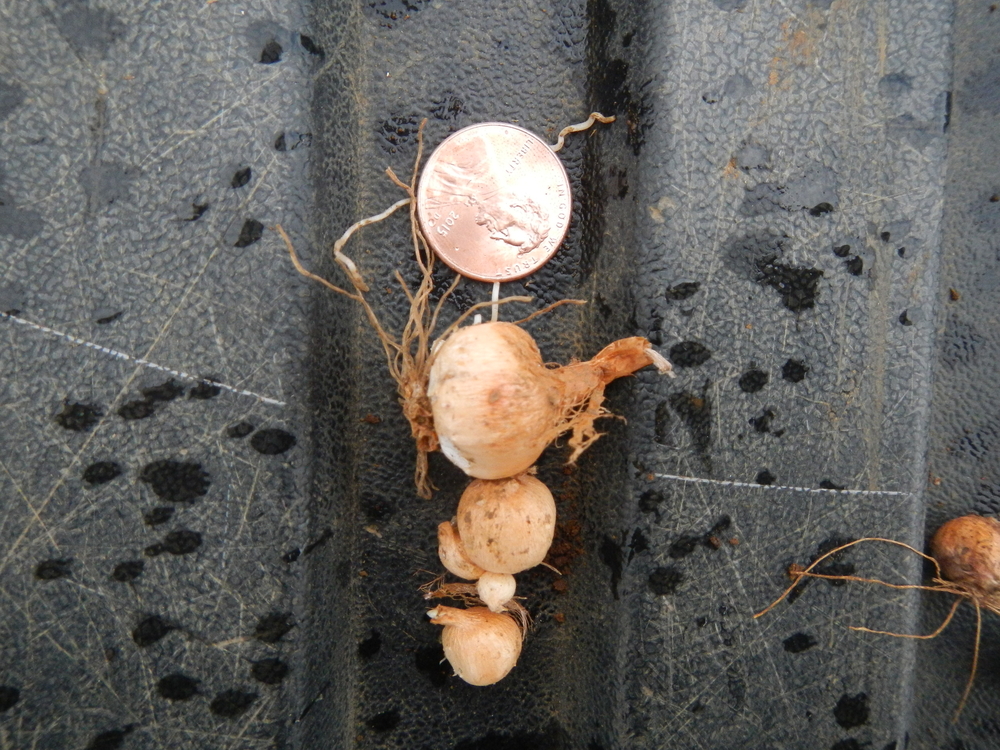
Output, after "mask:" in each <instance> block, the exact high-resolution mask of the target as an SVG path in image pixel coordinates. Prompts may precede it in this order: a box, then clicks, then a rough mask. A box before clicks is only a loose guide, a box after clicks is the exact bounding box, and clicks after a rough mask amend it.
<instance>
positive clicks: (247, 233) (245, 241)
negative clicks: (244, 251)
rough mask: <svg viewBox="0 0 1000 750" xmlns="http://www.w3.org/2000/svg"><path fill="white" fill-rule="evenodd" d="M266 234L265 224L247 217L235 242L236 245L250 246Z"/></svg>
mask: <svg viewBox="0 0 1000 750" xmlns="http://www.w3.org/2000/svg"><path fill="white" fill-rule="evenodd" d="M263 236H264V225H263V224H261V223H260V222H259V221H257V220H256V219H247V220H246V221H244V222H243V226H242V227H240V234H239V237H237V238H236V242H234V243H233V246H234V247H250V245H252V244H254V243H255V242H258V241H259V240H260V238H261V237H263Z"/></svg>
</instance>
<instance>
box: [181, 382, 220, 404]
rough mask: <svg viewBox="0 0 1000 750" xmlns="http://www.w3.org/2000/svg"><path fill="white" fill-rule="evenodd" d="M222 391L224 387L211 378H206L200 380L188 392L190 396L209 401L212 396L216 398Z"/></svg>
mask: <svg viewBox="0 0 1000 750" xmlns="http://www.w3.org/2000/svg"><path fill="white" fill-rule="evenodd" d="M220 393H222V389H221V388H220V387H219V386H217V385H216V384H215V382H214V381H213V380H211V379H210V378H206V379H204V380H199V381H198V382H197V383H196V384H195V386H194V387H193V388H192V389H191V390H190V391H189V392H188V398H193V399H197V400H199V401H207V400H208V399H210V398H215V397H216V396H218V395H219V394H220Z"/></svg>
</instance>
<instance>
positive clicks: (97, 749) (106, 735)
mask: <svg viewBox="0 0 1000 750" xmlns="http://www.w3.org/2000/svg"><path fill="white" fill-rule="evenodd" d="M134 729H135V727H134V726H127V727H124V728H123V729H112V730H110V731H108V732H101V733H100V734H98V735H95V736H94V737H93V738H92V739H91V740H90V744H89V745H87V748H86V750H118V748H120V747H121V746H122V744H123V743H124V742H125V738H126V737H127V736H128V735H130V734H132V732H133V731H134Z"/></svg>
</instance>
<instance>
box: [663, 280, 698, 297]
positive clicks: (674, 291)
mask: <svg viewBox="0 0 1000 750" xmlns="http://www.w3.org/2000/svg"><path fill="white" fill-rule="evenodd" d="M700 289H701V284H700V283H699V282H697V281H682V282H681V283H679V284H674V285H673V286H672V287H670V288H669V289H667V290H666V291H665V292H664V293H663V296H664V297H665V298H666V299H667V300H669V301H671V302H676V301H678V300H682V299H688V298H689V297H693V296H694V295H695V294H697V293H698V290H700Z"/></svg>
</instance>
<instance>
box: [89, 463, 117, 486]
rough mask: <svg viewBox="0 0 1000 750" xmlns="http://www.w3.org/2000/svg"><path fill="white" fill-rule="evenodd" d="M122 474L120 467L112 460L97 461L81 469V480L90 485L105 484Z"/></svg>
mask: <svg viewBox="0 0 1000 750" xmlns="http://www.w3.org/2000/svg"><path fill="white" fill-rule="evenodd" d="M121 474H122V467H121V466H119V465H118V464H116V463H115V462H114V461H97V462H96V463H92V464H91V465H90V466H88V467H87V468H86V469H84V470H83V474H82V475H81V476H82V477H83V481H84V482H86V483H87V484H89V485H90V486H91V487H93V486H96V485H98V484H106V483H108V482H110V481H111V480H112V479H115V478H116V477H120V476H121Z"/></svg>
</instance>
